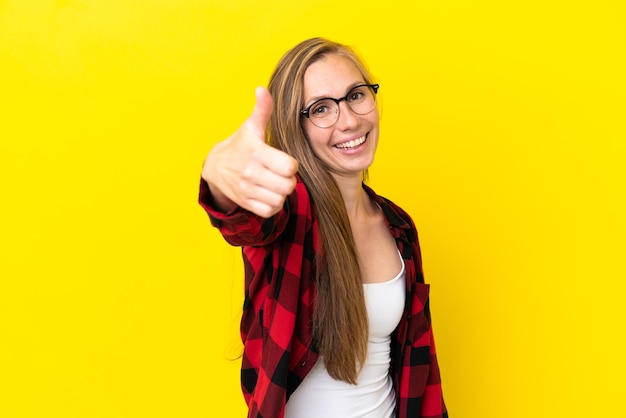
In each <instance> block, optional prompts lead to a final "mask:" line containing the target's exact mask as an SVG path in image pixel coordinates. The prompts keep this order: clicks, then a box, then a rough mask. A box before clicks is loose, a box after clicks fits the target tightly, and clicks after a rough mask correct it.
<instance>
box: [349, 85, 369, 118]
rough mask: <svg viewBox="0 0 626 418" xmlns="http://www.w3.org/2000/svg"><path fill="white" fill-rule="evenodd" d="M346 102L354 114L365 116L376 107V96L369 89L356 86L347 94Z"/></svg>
mask: <svg viewBox="0 0 626 418" xmlns="http://www.w3.org/2000/svg"><path fill="white" fill-rule="evenodd" d="M347 102H348V106H350V109H352V111H353V112H354V113H357V114H359V115H365V114H367V113H369V112H371V111H372V110H374V108H375V107H376V94H375V93H374V90H372V88H371V87H368V86H357V87H355V88H353V89H352V90H350V92H349V93H348V96H347Z"/></svg>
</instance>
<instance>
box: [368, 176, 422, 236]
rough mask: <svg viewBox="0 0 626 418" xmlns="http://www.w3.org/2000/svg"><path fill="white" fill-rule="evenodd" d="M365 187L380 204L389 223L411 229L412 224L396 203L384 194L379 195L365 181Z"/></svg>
mask: <svg viewBox="0 0 626 418" xmlns="http://www.w3.org/2000/svg"><path fill="white" fill-rule="evenodd" d="M363 189H365V191H366V192H367V194H368V195H369V196H370V197H371V198H372V199H373V200H374V202H376V203H377V204H378V206H380V208H381V209H382V210H383V213H384V214H385V219H386V220H387V224H388V225H389V226H390V227H393V228H400V229H411V226H410V225H409V223H408V222H407V221H406V219H405V218H404V217H403V216H402V213H401V212H400V211H399V210H398V208H397V206H396V205H394V204H393V203H392V202H391V201H389V200H388V199H385V198H384V197H382V196H379V195H377V194H376V192H374V190H372V189H371V188H370V187H369V186H368V185H366V184H365V183H363Z"/></svg>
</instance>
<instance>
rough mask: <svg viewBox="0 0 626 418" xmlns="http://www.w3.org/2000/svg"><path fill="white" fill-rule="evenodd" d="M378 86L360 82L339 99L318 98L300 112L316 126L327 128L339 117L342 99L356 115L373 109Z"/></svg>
mask: <svg viewBox="0 0 626 418" xmlns="http://www.w3.org/2000/svg"><path fill="white" fill-rule="evenodd" d="M379 87H380V86H379V85H378V84H360V85H358V86H355V87H352V89H350V91H349V92H348V94H346V95H345V96H344V97H341V98H339V99H334V98H332V97H324V98H323V99H318V100H316V101H314V102H313V103H311V104H310V105H309V106H307V107H306V108H305V109H303V110H301V111H300V113H301V114H302V115H303V116H305V117H306V118H308V119H309V120H310V121H311V122H313V124H314V125H315V126H317V127H318V128H329V127H331V126H333V125H334V124H335V123H336V122H337V120H338V119H339V103H341V102H342V101H344V100H345V101H346V103H347V105H348V107H349V108H350V110H352V111H353V112H354V113H356V114H357V115H365V114H368V113H369V112H371V111H372V110H374V108H375V107H376V93H378V88H379Z"/></svg>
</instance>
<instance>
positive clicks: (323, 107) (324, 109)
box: [309, 100, 332, 117]
mask: <svg viewBox="0 0 626 418" xmlns="http://www.w3.org/2000/svg"><path fill="white" fill-rule="evenodd" d="M331 110H332V107H331V106H330V103H329V101H328V100H322V101H320V102H318V103H315V104H314V105H313V106H312V107H311V109H310V110H309V113H311V115H313V116H318V117H319V116H324V115H326V114H328V113H329V112H331Z"/></svg>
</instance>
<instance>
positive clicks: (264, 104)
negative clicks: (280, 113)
mask: <svg viewBox="0 0 626 418" xmlns="http://www.w3.org/2000/svg"><path fill="white" fill-rule="evenodd" d="M255 94H256V104H255V105H254V109H253V110H252V114H251V115H250V117H249V118H248V123H249V124H250V125H252V126H251V128H252V129H253V130H254V132H255V134H257V135H258V136H259V137H260V138H262V139H263V140H265V127H266V126H267V123H268V122H269V120H270V116H271V115H272V108H273V106H274V100H272V96H271V95H270V92H269V91H268V90H267V89H266V88H265V87H257V88H256V90H255Z"/></svg>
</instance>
